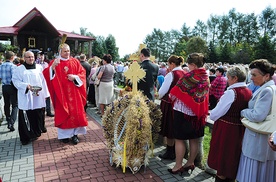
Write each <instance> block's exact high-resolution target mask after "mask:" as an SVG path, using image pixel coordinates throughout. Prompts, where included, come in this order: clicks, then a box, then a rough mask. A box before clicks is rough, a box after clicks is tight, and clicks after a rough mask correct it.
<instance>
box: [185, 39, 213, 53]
mask: <svg viewBox="0 0 276 182" xmlns="http://www.w3.org/2000/svg"><path fill="white" fill-rule="evenodd" d="M186 50H187V54H191V53H193V52H198V53H202V54H204V55H205V56H207V55H208V46H207V43H206V41H205V40H203V39H202V38H201V37H192V38H191V39H190V40H189V41H188V42H187V45H186Z"/></svg>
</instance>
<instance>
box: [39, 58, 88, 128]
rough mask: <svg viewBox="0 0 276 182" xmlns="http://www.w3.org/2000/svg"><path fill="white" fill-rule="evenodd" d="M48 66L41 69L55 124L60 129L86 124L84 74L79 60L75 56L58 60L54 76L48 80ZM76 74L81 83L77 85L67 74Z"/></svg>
mask: <svg viewBox="0 0 276 182" xmlns="http://www.w3.org/2000/svg"><path fill="white" fill-rule="evenodd" d="M52 63H53V61H51V62H50V64H49V67H48V68H46V69H44V70H43V74H44V77H45V79H46V82H47V86H48V89H49V92H50V95H51V99H52V103H53V107H54V109H55V126H56V127H58V128H61V129H70V128H77V127H84V126H87V125H88V122H87V119H86V113H85V110H84V106H85V104H86V87H85V85H86V75H85V70H84V68H83V67H82V65H81V64H80V62H79V61H78V60H77V59H75V58H69V60H67V61H62V60H61V61H60V63H59V65H57V66H56V70H55V73H54V75H55V76H54V78H53V79H52V80H50V66H51V65H52ZM68 74H73V75H78V76H79V78H80V79H81V80H82V82H83V85H82V86H81V87H78V86H77V85H75V83H74V82H72V81H70V80H68V78H67V75H68Z"/></svg>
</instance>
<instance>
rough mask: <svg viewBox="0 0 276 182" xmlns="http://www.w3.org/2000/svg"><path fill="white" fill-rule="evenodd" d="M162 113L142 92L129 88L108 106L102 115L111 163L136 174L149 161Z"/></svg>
mask: <svg viewBox="0 0 276 182" xmlns="http://www.w3.org/2000/svg"><path fill="white" fill-rule="evenodd" d="M161 117H162V113H161V110H160V109H159V108H158V106H157V105H156V104H155V103H154V102H152V101H149V100H148V99H147V98H146V97H145V96H144V95H143V94H142V93H141V92H137V93H133V92H127V93H125V94H124V95H123V96H122V97H121V98H119V99H118V100H115V101H114V102H113V103H112V104H111V105H110V106H108V107H107V110H106V112H105V115H104V117H103V119H102V122H103V129H104V136H105V138H106V140H107V146H108V148H109V152H110V153H109V154H110V156H109V157H110V159H109V160H110V164H111V165H113V164H116V167H119V166H121V167H122V168H123V173H125V169H126V168H129V169H130V170H131V171H132V173H133V174H135V173H137V172H138V171H139V169H140V168H141V166H143V165H144V166H145V167H146V166H148V165H149V158H150V157H152V155H153V148H154V143H155V142H156V141H157V139H158V135H159V131H160V121H161Z"/></svg>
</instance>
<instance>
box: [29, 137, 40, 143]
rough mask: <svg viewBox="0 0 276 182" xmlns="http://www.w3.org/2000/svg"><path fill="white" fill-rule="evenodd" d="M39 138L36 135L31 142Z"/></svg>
mask: <svg viewBox="0 0 276 182" xmlns="http://www.w3.org/2000/svg"><path fill="white" fill-rule="evenodd" d="M37 139H38V137H34V138H31V139H30V142H33V141H36V140H37Z"/></svg>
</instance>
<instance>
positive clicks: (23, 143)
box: [21, 141, 30, 145]
mask: <svg viewBox="0 0 276 182" xmlns="http://www.w3.org/2000/svg"><path fill="white" fill-rule="evenodd" d="M28 143H30V141H21V144H22V145H27V144H28Z"/></svg>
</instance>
